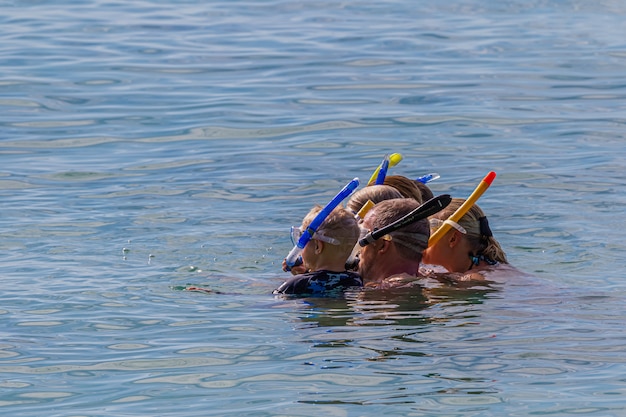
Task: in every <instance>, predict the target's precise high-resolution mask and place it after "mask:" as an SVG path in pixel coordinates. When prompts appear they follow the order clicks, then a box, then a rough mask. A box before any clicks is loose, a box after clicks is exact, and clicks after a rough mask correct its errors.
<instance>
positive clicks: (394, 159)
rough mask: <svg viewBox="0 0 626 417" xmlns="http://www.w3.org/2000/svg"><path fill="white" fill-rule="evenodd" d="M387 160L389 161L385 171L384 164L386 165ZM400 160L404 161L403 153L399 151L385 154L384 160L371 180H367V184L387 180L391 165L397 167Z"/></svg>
mask: <svg viewBox="0 0 626 417" xmlns="http://www.w3.org/2000/svg"><path fill="white" fill-rule="evenodd" d="M385 161H387V166H386V167H385V169H384V171H383V165H385ZM400 161H402V155H400V154H399V153H392V154H391V155H385V158H384V159H383V162H382V163H381V164H380V165H379V166H378V167H377V168H376V169H375V170H374V173H373V174H372V176H371V177H370V180H369V181H368V182H367V185H372V184H383V183H384V182H385V177H386V176H387V170H388V169H389V168H391V167H395V166H396V165H398V164H399V163H400ZM381 175H382V177H381ZM379 181H380V182H379Z"/></svg>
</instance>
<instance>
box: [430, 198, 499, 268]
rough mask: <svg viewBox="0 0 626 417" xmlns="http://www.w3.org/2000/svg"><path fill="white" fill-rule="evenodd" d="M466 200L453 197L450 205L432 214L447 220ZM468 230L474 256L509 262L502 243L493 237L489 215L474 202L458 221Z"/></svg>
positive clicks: (468, 238) (467, 236)
mask: <svg viewBox="0 0 626 417" xmlns="http://www.w3.org/2000/svg"><path fill="white" fill-rule="evenodd" d="M464 202H465V199H462V198H453V199H452V202H451V203H450V205H448V207H446V208H445V209H443V210H442V211H440V212H439V213H437V214H435V215H434V216H432V217H433V218H436V219H441V220H445V219H447V218H448V217H450V216H451V215H452V214H453V213H454V212H455V211H456V210H457V209H458V208H459V207H461V205H462V204H463V203H464ZM457 223H458V224H460V225H461V226H463V228H464V229H465V230H466V231H467V234H465V235H463V236H465V238H466V239H467V240H468V241H469V242H470V245H471V246H472V253H471V255H472V256H481V255H482V256H484V257H485V258H487V259H490V260H493V261H497V262H500V263H503V264H508V263H509V262H508V261H507V259H506V254H505V253H504V250H502V247H501V246H500V243H498V241H497V240H496V239H495V238H494V237H493V234H492V232H491V229H490V228H489V222H488V221H487V216H486V215H485V213H484V212H483V211H482V209H481V208H480V207H478V205H476V204H474V205H473V206H472V207H471V208H470V209H469V210H468V211H467V213H465V214H464V215H463V217H461V218H460V219H459V221H458V222H457Z"/></svg>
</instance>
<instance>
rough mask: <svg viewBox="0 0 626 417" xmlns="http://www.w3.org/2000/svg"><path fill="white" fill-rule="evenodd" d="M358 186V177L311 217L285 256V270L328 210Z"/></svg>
mask: <svg viewBox="0 0 626 417" xmlns="http://www.w3.org/2000/svg"><path fill="white" fill-rule="evenodd" d="M358 186H359V179H358V178H354V179H353V180H352V181H350V182H349V183H348V184H347V185H346V186H345V187H343V188H342V189H341V191H339V193H337V195H336V196H335V197H333V199H332V200H330V202H329V203H328V204H326V206H325V207H324V208H323V209H322V210H321V211H320V212H319V213H318V214H317V216H315V218H314V219H313V221H312V222H311V224H309V226H308V227H307V228H306V230H303V231H302V236H300V239H298V242H297V243H296V245H295V246H294V247H293V249H291V251H290V252H289V254H288V255H287V258H285V263H286V264H287V271H289V270H291V267H292V266H294V265H295V264H296V263H297V261H298V257H299V256H300V254H301V253H302V250H303V249H304V247H305V246H306V244H307V243H308V242H309V240H311V239H312V238H313V235H314V234H315V232H316V231H317V229H318V228H319V227H320V225H321V224H322V222H324V220H326V217H328V215H329V214H330V212H331V211H333V210H334V209H335V207H337V206H338V205H339V204H340V203H341V202H342V201H343V200H344V199H345V198H346V197H348V196H349V195H350V194H352V192H353V191H354V190H356V188H357V187H358Z"/></svg>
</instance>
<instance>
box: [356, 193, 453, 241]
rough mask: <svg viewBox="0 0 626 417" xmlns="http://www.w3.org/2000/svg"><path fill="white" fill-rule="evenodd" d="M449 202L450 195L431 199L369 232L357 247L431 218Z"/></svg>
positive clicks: (450, 200)
mask: <svg viewBox="0 0 626 417" xmlns="http://www.w3.org/2000/svg"><path fill="white" fill-rule="evenodd" d="M450 202H452V197H450V194H442V195H438V196H437V197H433V198H431V199H430V200H428V201H427V202H425V203H424V204H422V205H421V206H419V207H418V208H416V209H415V210H413V211H412V212H410V213H409V214H407V215H406V216H404V217H401V218H399V219H398V220H396V221H395V222H393V223H391V224H388V225H387V226H385V227H383V228H380V229H376V230H373V231H371V232H369V233H368V234H367V235H365V237H364V238H363V239H361V240H359V246H361V247H363V246H366V245H369V244H370V243H372V242H374V241H375V240H378V239H380V238H381V237H383V236H385V235H386V234H389V233H391V232H393V231H396V230H398V229H400V228H402V227H404V226H406V225H409V224H411V223H415V222H416V221H418V220H422V219H425V218H426V217H428V216H432V215H433V214H435V213H438V212H440V211H441V210H443V209H444V208H446V207H447V206H448V204H450Z"/></svg>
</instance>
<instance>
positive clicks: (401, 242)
mask: <svg viewBox="0 0 626 417" xmlns="http://www.w3.org/2000/svg"><path fill="white" fill-rule="evenodd" d="M417 207H419V203H418V202H417V201H415V200H414V199H410V198H399V199H393V200H385V201H382V202H380V203H378V204H376V205H375V206H374V207H373V208H372V209H371V210H370V211H369V212H368V214H367V216H365V219H364V221H363V224H362V227H363V228H365V229H367V231H372V230H377V229H381V228H383V227H385V226H387V225H389V224H391V223H393V222H394V221H396V220H398V219H400V218H402V217H404V216H405V215H407V214H409V213H410V212H411V211H413V210H415V209H416V208H417ZM429 237H430V227H429V224H428V220H426V219H422V220H418V221H416V222H414V223H411V224H408V225H406V226H404V227H402V228H401V229H398V230H396V231H394V232H391V233H389V234H388V235H385V236H383V237H381V238H380V239H378V240H376V241H374V242H372V243H370V244H368V245H366V246H365V247H363V248H362V249H361V254H360V256H359V258H360V261H359V272H360V274H361V276H362V277H363V279H364V280H365V281H366V282H380V281H381V280H383V279H385V278H388V277H390V276H392V275H395V274H411V275H415V274H416V273H417V270H418V268H419V263H420V261H421V260H422V252H423V251H424V249H426V247H427V246H428V239H429Z"/></svg>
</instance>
